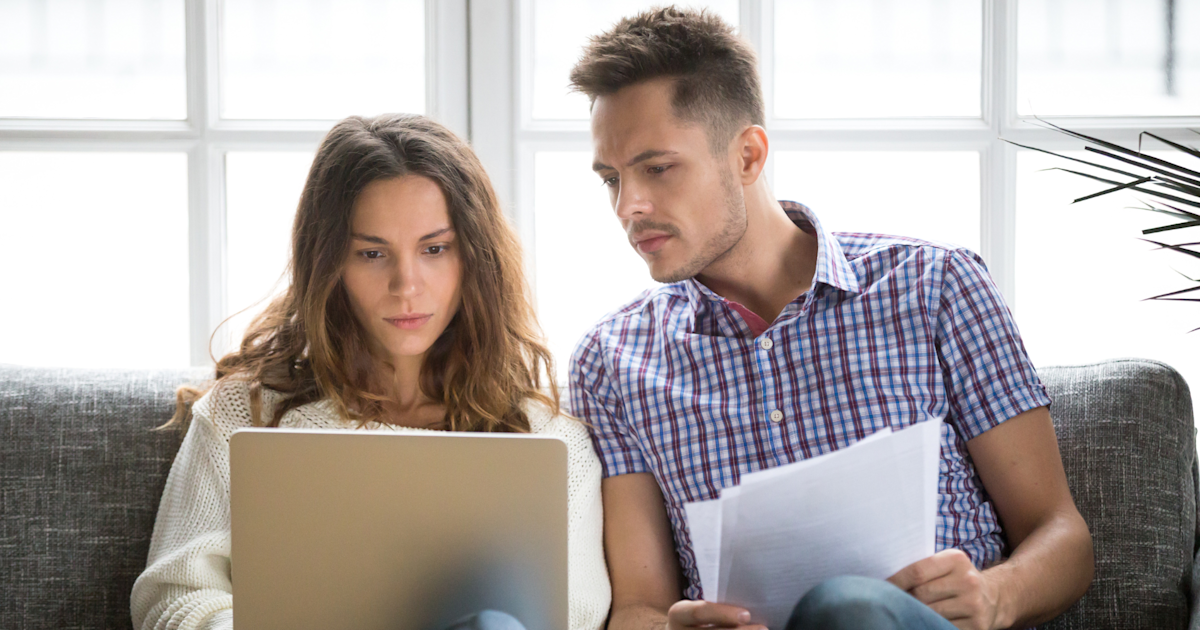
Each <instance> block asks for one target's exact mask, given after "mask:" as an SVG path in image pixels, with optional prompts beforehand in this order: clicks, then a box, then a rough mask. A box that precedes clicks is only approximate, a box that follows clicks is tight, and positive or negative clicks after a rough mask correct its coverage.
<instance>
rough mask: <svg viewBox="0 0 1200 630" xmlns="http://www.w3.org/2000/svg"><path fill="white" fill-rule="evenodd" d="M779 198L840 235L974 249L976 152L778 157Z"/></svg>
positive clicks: (821, 153) (790, 154) (824, 153)
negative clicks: (876, 236)
mask: <svg viewBox="0 0 1200 630" xmlns="http://www.w3.org/2000/svg"><path fill="white" fill-rule="evenodd" d="M772 183H773V184H774V188H775V193H776V196H778V197H779V198H780V199H789V200H792V201H798V202H800V203H803V204H804V205H806V206H808V207H810V208H812V209H813V211H814V212H816V213H817V217H818V218H819V219H820V220H821V224H822V225H823V226H824V227H825V228H826V229H829V230H834V231H838V232H876V233H882V234H897V235H901V236H911V237H915V238H921V239H926V240H936V241H945V242H948V243H953V244H955V245H962V246H965V247H968V248H970V249H971V250H972V251H976V252H977V251H979V198H980V193H979V154H978V153H976V152H974V151H958V152H936V153H934V152H923V153H922V152H898V151H896V152H883V151H880V152H853V151H780V152H778V153H776V154H775V175H774V179H773V182H772Z"/></svg>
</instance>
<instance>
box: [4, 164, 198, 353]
mask: <svg viewBox="0 0 1200 630" xmlns="http://www.w3.org/2000/svg"><path fill="white" fill-rule="evenodd" d="M0 208H4V228H3V229H0V268H3V269H5V273H3V274H0V295H4V296H5V306H6V307H5V308H3V309H0V329H2V330H3V331H4V333H3V334H0V363H16V364H21V365H41V366H63V367H167V366H186V365H188V364H189V356H188V237H187V226H188V210H187V156H186V155H184V154H182V153H16V152H4V151H0Z"/></svg>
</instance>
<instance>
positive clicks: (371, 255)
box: [362, 249, 383, 260]
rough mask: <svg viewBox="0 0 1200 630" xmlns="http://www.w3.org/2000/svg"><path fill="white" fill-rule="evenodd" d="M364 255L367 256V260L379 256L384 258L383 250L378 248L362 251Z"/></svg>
mask: <svg viewBox="0 0 1200 630" xmlns="http://www.w3.org/2000/svg"><path fill="white" fill-rule="evenodd" d="M362 256H363V258H366V259H367V260H375V259H377V258H383V252H381V251H379V250H377V249H371V250H367V251H365V252H362Z"/></svg>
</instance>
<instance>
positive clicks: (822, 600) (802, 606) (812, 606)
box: [786, 576, 954, 630]
mask: <svg viewBox="0 0 1200 630" xmlns="http://www.w3.org/2000/svg"><path fill="white" fill-rule="evenodd" d="M817 628H820V629H821V630H850V629H852V628H853V629H855V630H883V629H889V630H890V629H893V628H894V629H901V628H915V629H917V630H954V625H953V624H951V623H950V622H949V621H946V619H945V618H944V617H942V616H941V615H939V614H937V613H935V612H933V610H932V609H930V608H929V607H928V606H926V605H925V604H922V603H921V602H919V601H917V599H916V598H915V597H913V596H912V595H909V594H908V593H905V592H904V591H902V590H900V589H898V588H896V587H895V586H893V585H892V584H891V583H890V582H886V581H884V580H873V579H870V578H864V577H854V576H845V577H836V578H833V579H831V580H826V581H824V582H822V583H820V584H819V585H817V587H816V588H814V589H813V590H811V591H809V592H808V593H807V594H806V595H805V596H804V597H802V598H800V602H799V603H797V604H796V607H795V608H794V609H793V610H792V616H791V618H790V619H788V623H787V629H786V630H810V629H814V630H815V629H817Z"/></svg>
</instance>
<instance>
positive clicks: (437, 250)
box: [342, 175, 462, 363]
mask: <svg viewBox="0 0 1200 630" xmlns="http://www.w3.org/2000/svg"><path fill="white" fill-rule="evenodd" d="M342 282H343V283H344V284H345V287H346V293H347V294H349V296H350V304H351V305H352V306H353V308H354V314H355V316H356V317H358V321H359V322H360V323H361V324H362V325H363V327H364V328H365V329H366V330H367V331H368V332H369V333H370V336H371V337H372V339H373V340H374V341H375V343H376V344H377V347H378V348H379V349H381V350H383V351H384V352H386V353H387V354H388V355H389V356H391V357H392V360H393V362H396V363H399V362H401V361H403V360H404V357H417V358H420V357H423V356H424V354H425V352H426V351H427V350H429V347H430V346H431V345H433V342H434V341H435V340H436V339H437V338H438V336H439V335H441V334H442V331H444V330H445V329H446V326H447V325H449V324H450V320H451V319H453V317H454V314H455V313H457V312H458V307H459V303H460V301H461V298H460V294H459V287H460V285H461V283H462V271H461V259H460V257H459V251H458V243H457V240H456V237H455V234H454V230H453V228H452V226H451V223H450V213H449V211H448V209H447V207H446V197H445V195H443V194H442V190H441V188H439V187H438V185H437V184H436V183H434V182H433V180H431V179H429V178H426V177H422V176H420V175H406V176H403V177H396V178H393V179H384V180H376V181H374V182H371V183H370V184H368V185H367V187H366V188H365V189H363V191H362V193H361V194H360V195H359V196H358V199H357V200H356V201H355V202H354V216H353V219H352V221H351V240H350V252H349V254H348V256H347V259H346V264H345V267H344V269H343V271H342Z"/></svg>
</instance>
